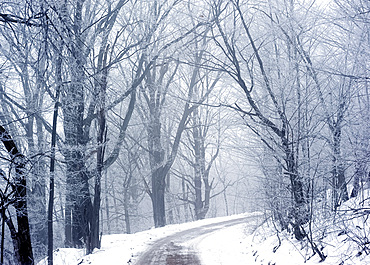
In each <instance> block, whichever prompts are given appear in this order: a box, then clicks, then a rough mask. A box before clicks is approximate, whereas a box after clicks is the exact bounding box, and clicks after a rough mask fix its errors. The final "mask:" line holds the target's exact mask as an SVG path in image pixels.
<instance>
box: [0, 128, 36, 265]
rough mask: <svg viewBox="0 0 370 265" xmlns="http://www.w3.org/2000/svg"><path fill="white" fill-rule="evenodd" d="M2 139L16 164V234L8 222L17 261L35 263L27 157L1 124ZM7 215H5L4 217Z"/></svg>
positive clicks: (0, 135) (21, 263)
mask: <svg viewBox="0 0 370 265" xmlns="http://www.w3.org/2000/svg"><path fill="white" fill-rule="evenodd" d="M0 140H1V141H2V142H3V144H4V146H5V148H6V150H7V151H8V153H9V155H10V157H11V160H12V163H14V166H15V177H14V183H13V185H14V187H13V190H14V198H15V202H14V207H15V210H16V216H17V225H18V232H17V233H16V234H15V235H14V227H11V226H10V223H8V222H7V224H8V227H9V229H10V230H11V233H12V238H13V237H15V238H13V247H14V252H15V255H16V258H17V262H18V264H20V265H33V264H34V259H33V252H32V245H31V233H30V225H29V222H28V210H27V209H28V208H27V181H26V177H25V170H26V169H25V165H26V164H25V163H26V161H25V157H24V156H23V155H22V154H21V153H20V152H19V151H18V148H17V146H16V145H15V143H14V141H13V140H12V138H11V136H10V135H9V134H8V132H7V131H6V130H5V129H4V127H2V126H0ZM4 217H5V216H3V218H4Z"/></svg>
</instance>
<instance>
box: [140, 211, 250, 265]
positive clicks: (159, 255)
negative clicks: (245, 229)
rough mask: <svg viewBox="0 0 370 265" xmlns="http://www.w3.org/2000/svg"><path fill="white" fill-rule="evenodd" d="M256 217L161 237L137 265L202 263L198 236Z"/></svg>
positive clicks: (192, 264)
mask: <svg viewBox="0 0 370 265" xmlns="http://www.w3.org/2000/svg"><path fill="white" fill-rule="evenodd" d="M252 220H255V217H253V216H251V217H243V218H238V219H233V220H228V221H222V222H218V223H213V224H208V225H203V226H200V227H196V228H192V229H188V230H184V231H182V232H178V233H175V234H173V235H171V236H168V237H165V238H162V239H159V240H157V241H155V242H154V244H153V245H152V246H151V247H150V248H149V249H148V250H147V251H146V252H144V253H142V254H141V255H140V256H139V257H138V259H137V260H136V262H134V264H135V265H151V264H152V265H201V261H200V259H199V258H198V255H197V250H196V244H194V243H192V244H188V243H187V242H189V241H192V242H196V241H197V240H196V239H197V238H201V237H204V236H207V234H210V233H212V232H215V231H217V230H219V229H222V228H226V227H230V226H233V225H238V224H242V223H247V222H251V221H252Z"/></svg>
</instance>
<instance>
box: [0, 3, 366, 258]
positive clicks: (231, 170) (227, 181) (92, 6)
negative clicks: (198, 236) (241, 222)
mask: <svg viewBox="0 0 370 265" xmlns="http://www.w3.org/2000/svg"><path fill="white" fill-rule="evenodd" d="M369 62H370V2H369V1H366V0H321V1H319V0H268V1H261V0H197V1H195V0H12V1H7V0H1V1H0V141H1V144H0V221H1V239H0V241H1V242H0V243H1V246H0V248H1V249H0V252H1V253H0V255H1V256H0V259H1V260H0V264H36V263H37V262H38V261H40V260H41V259H43V258H45V257H48V264H50V265H51V264H53V258H52V257H53V255H52V253H53V250H55V249H57V248H59V247H67V248H72V247H73V248H85V249H86V253H87V254H88V253H91V252H92V251H93V250H94V249H95V248H100V244H101V236H102V234H115V233H134V232H137V231H141V230H144V229H148V228H150V227H153V226H154V227H163V226H166V225H167V224H174V223H183V222H188V221H192V220H200V219H204V218H207V217H216V216H222V215H230V214H236V213H243V212H253V211H263V212H265V213H266V215H268V216H269V218H272V220H273V221H274V223H275V225H276V230H277V231H282V230H288V231H291V233H292V234H293V235H294V237H295V238H296V239H297V240H304V239H308V240H309V242H310V243H311V246H312V249H313V251H314V252H315V253H316V254H318V255H320V257H321V258H322V259H323V260H324V259H325V255H324V254H323V253H322V252H321V250H320V249H319V248H318V247H317V245H316V243H317V241H318V240H319V239H318V238H315V237H314V236H312V229H311V228H312V224H313V223H314V222H315V220H316V219H317V218H323V217H324V218H335V216H337V214H339V213H338V212H339V211H338V209H339V207H340V205H341V204H342V203H343V202H345V201H347V200H349V198H352V197H356V196H361V194H363V191H364V190H365V189H370V166H369V162H370V91H369V89H370V88H369V82H370V80H369V79H370V75H369V69H370V65H369ZM369 200H370V198H363V202H364V203H365V204H364V207H363V208H362V209H360V210H359V209H356V210H354V211H353V214H356V215H363V216H367V217H368V215H369V213H370V206H366V202H367V203H369ZM316 229H320V228H316ZM353 238H356V240H357V241H356V242H358V243H359V244H363V247H364V250H366V251H368V253H370V246H369V240H370V235H369V234H368V233H367V234H365V235H363V234H361V235H359V234H357V235H356V236H353Z"/></svg>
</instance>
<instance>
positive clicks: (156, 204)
mask: <svg viewBox="0 0 370 265" xmlns="http://www.w3.org/2000/svg"><path fill="white" fill-rule="evenodd" d="M165 189H166V183H165V176H163V172H162V168H159V169H157V170H155V171H154V172H153V173H152V196H151V199H152V205H153V218H154V226H155V227H163V226H165V225H166V209H165Z"/></svg>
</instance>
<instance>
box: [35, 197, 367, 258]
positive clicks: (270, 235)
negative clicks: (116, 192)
mask: <svg viewBox="0 0 370 265" xmlns="http://www.w3.org/2000/svg"><path fill="white" fill-rule="evenodd" d="M367 198H368V197H367ZM368 200H369V199H368ZM357 201H358V200H357ZM356 207H357V208H358V204H357V203H356V201H355V200H351V201H349V202H348V203H346V204H345V205H344V206H343V207H342V208H341V210H342V211H343V213H345V214H346V215H348V217H350V218H343V216H342V217H340V218H339V217H338V220H340V222H337V223H336V224H335V225H333V223H330V224H328V223H327V222H328V221H320V222H321V223H318V224H316V225H320V226H322V227H324V226H325V229H324V230H325V235H324V236H321V237H318V235H314V239H316V241H315V243H316V244H317V246H318V247H319V249H320V250H322V252H323V253H324V254H325V255H326V256H327V258H326V259H325V261H324V262H320V258H319V257H318V255H317V254H316V255H313V254H312V253H313V252H312V250H311V247H310V245H309V243H308V242H307V241H303V242H298V241H296V240H295V239H294V238H293V236H292V235H291V234H288V233H286V232H281V233H279V238H280V240H281V245H280V247H278V248H277V249H276V246H278V245H279V239H278V236H277V234H276V231H275V229H273V226H272V225H271V224H270V223H269V222H264V224H263V225H261V226H259V227H258V229H256V226H257V224H261V222H262V221H263V218H264V215H262V214H261V213H246V214H242V215H234V216H229V217H221V218H213V219H207V220H202V221H197V222H191V223H186V224H179V225H169V226H166V227H163V228H157V229H151V230H148V231H143V232H139V233H136V234H131V235H127V234H123V235H106V236H103V239H102V248H101V249H100V250H95V251H94V253H93V254H91V255H87V256H84V251H83V250H76V249H58V250H56V251H55V253H54V264H55V265H65V264H71V265H77V264H91V265H98V264H99V265H103V264H135V260H136V258H137V256H138V255H139V254H140V253H142V252H144V251H145V250H146V249H148V248H149V246H150V245H152V244H153V242H154V241H156V240H158V239H160V238H163V237H166V236H169V235H172V234H174V233H177V232H181V231H184V230H187V229H191V228H195V227H198V226H203V225H206V224H212V223H217V222H221V221H226V220H232V219H238V218H240V217H243V216H245V217H248V216H255V219H254V221H251V222H249V223H246V224H238V225H234V226H231V227H226V228H221V229H219V230H216V231H214V232H211V233H209V234H205V235H202V236H200V237H196V238H194V239H193V240H190V241H187V242H184V245H188V247H190V248H194V249H197V251H198V255H199V258H200V259H201V261H202V264H204V265H217V264H222V265H229V264H230V265H244V264H258V265H274V264H275V265H300V264H302V265H303V264H308V265H313V264H324V265H344V264H346V265H350V264H356V265H367V264H370V253H369V252H368V250H369V248H370V246H369V241H368V242H366V240H369V234H370V229H369V227H370V221H369V220H368V219H369V214H367V215H366V214H359V215H358V214H357V215H353V209H355V208H356ZM362 207H363V206H362ZM366 209H367V208H366ZM346 210H349V211H346ZM354 212H355V213H356V212H358V211H354ZM365 213H366V212H365ZM324 230H323V229H322V228H320V229H317V231H324ZM359 240H363V241H364V240H365V241H364V242H363V243H364V244H365V246H366V247H367V249H366V248H365V249H361V248H360V247H359V245H358V244H356V243H355V241H359ZM274 248H275V249H276V251H275V252H274V251H273V250H274ZM366 252H367V253H366ZM46 264H47V262H46V261H43V262H40V263H39V265H46Z"/></svg>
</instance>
